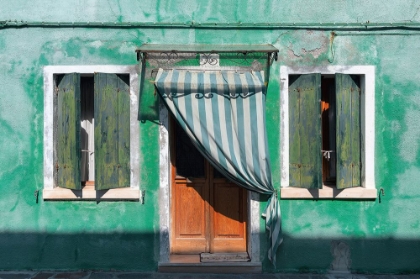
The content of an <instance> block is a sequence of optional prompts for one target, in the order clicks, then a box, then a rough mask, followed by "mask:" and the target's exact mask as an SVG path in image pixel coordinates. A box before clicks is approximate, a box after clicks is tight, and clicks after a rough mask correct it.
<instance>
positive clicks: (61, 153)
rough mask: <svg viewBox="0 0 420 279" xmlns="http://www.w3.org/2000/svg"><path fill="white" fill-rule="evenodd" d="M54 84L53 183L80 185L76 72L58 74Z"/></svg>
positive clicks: (78, 81) (67, 185)
mask: <svg viewBox="0 0 420 279" xmlns="http://www.w3.org/2000/svg"><path fill="white" fill-rule="evenodd" d="M57 84H58V85H57V104H58V108H57V145H56V153H57V162H56V164H55V169H56V171H57V186H59V187H63V188H68V189H81V187H82V185H81V180H80V75H79V74H76V73H72V74H66V75H63V76H59V77H58V78H57Z"/></svg>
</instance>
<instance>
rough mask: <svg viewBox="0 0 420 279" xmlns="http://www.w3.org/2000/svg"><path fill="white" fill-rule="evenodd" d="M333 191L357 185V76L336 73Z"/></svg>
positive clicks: (358, 130) (359, 166)
mask: <svg viewBox="0 0 420 279" xmlns="http://www.w3.org/2000/svg"><path fill="white" fill-rule="evenodd" d="M335 81H336V102H337V105H336V116H337V121H336V127H337V128H336V130H337V152H336V154H337V184H336V185H337V188H338V189H344V188H349V187H357V186H361V176H360V173H361V171H360V169H361V150H360V146H361V145H360V141H361V139H360V134H361V132H360V129H361V124H360V87H359V82H358V77H357V76H350V75H346V74H336V75H335Z"/></svg>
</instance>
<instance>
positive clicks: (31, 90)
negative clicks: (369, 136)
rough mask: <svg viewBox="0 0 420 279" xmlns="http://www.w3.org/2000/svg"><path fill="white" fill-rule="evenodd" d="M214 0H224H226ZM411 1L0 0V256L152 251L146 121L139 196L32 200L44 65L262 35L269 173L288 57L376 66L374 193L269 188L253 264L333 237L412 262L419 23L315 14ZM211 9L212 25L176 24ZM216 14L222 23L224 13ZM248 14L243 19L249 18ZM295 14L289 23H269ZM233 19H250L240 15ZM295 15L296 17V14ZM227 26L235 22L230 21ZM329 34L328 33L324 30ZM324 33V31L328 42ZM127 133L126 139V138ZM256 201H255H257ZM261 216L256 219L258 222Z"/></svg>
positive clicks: (152, 172)
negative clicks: (271, 204) (267, 221)
mask: <svg viewBox="0 0 420 279" xmlns="http://www.w3.org/2000/svg"><path fill="white" fill-rule="evenodd" d="M226 2H227V3H226ZM419 11H420V6H419V4H418V3H417V1H414V0H411V1H402V0H398V1H393V2H389V3H387V2H384V1H379V0H365V1H360V0H347V1H345V0H339V1H337V0H313V1H280V0H263V1H221V0H219V1H200V0H195V1H175V0H172V1H171V0H155V1H123V0H119V1H113V2H108V1H96V2H90V3H84V1H78V2H77V4H76V5H75V4H74V3H72V4H70V2H68V1H58V2H57V1H45V0H43V1H42V0H40V1H33V2H31V3H28V2H27V1H23V0H19V1H13V2H8V3H3V4H2V8H1V9H0V193H1V194H0V270H10V269H95V270H109V269H117V270H139V271H155V270H156V269H157V262H158V260H159V229H160V228H159V208H158V206H159V196H158V194H159V191H158V188H159V131H158V127H159V126H158V124H156V123H155V122H152V121H146V122H144V123H142V122H139V127H140V134H141V136H140V142H139V143H138V144H139V146H140V151H141V152H140V153H141V161H140V166H141V167H140V169H141V185H140V187H141V189H144V190H146V199H145V204H144V205H142V204H141V203H139V202H99V203H97V202H89V201H77V202H74V201H73V202H69V201H56V202H52V201H43V200H42V196H40V197H39V200H38V202H37V201H36V198H35V197H34V191H35V190H39V191H41V190H42V188H43V94H44V92H43V66H47V65H98V64H119V65H131V64H133V65H134V64H136V63H137V61H136V55H135V52H134V51H135V49H136V47H139V46H140V45H141V44H143V43H154V44H198V43H199V44H232V43H234V44H267V43H269V44H273V45H274V46H276V47H277V48H278V49H279V50H280V52H279V59H278V61H275V62H274V63H273V65H272V66H271V72H270V84H269V88H268V96H267V111H266V115H267V130H268V140H269V145H270V154H271V160H272V170H273V181H274V184H275V185H276V187H279V185H280V160H279V158H280V147H279V142H280V133H281V131H280V121H281V120H282V119H281V117H280V110H279V105H280V97H281V96H280V93H279V92H280V80H279V79H280V78H279V69H280V66H282V65H287V66H315V65H374V66H375V67H376V75H375V79H376V95H375V97H376V104H375V112H376V115H375V125H376V126H375V132H376V144H375V152H376V153H375V154H376V155H375V171H376V187H377V189H380V188H383V189H384V192H385V196H383V197H381V199H380V200H379V199H377V200H376V201H328V200H320V201H302V200H282V201H281V207H282V217H283V232H284V242H283V244H282V246H281V247H280V251H279V253H278V257H277V265H276V266H275V267H273V266H272V265H271V264H270V263H269V262H268V260H267V259H266V250H265V248H266V241H265V237H262V238H261V247H262V249H261V258H262V260H263V263H264V265H263V268H264V270H265V271H266V272H327V271H328V269H330V265H331V263H332V262H333V259H334V255H333V251H332V250H333V249H332V247H334V245H336V244H337V243H339V242H342V243H344V245H345V246H347V247H349V250H348V251H349V256H348V259H349V260H350V261H349V265H350V270H351V271H352V272H359V273H365V272H368V273H412V272H420V218H419V213H418V211H419V209H420V206H419V204H420V188H419V181H420V121H419V119H420V90H419V89H418V88H420V71H419V70H418V65H419V58H418V56H419V53H420V36H419V35H420V28H364V29H363V28H362V29H361V28H352V27H345V26H344V27H343V26H341V27H338V26H337V28H334V27H322V26H321V27H322V28H321V29H320V26H319V25H318V23H320V22H321V23H323V22H330V23H334V22H337V23H358V22H367V21H369V22H372V23H374V22H382V23H391V22H416V21H420V12H419ZM5 20H18V21H21V20H23V21H28V22H38V23H40V22H70V23H71V22H75V23H77V22H96V23H99V22H105V23H107V24H108V23H112V22H116V23H127V22H145V23H155V22H156V23H157V24H159V23H165V24H166V23H169V24H170V23H171V22H172V23H181V24H184V23H185V24H186V25H185V26H181V27H174V28H171V27H170V26H166V27H150V26H148V27H141V26H137V27H130V26H126V27H104V28H101V27H95V28H91V27H89V26H86V27H76V28H73V27H59V26H58V27H45V28H43V27H41V26H38V27H36V26H34V27H25V26H24V27H19V28H14V27H10V25H8V26H3V23H2V21H5ZM192 22H194V23H198V24H200V23H202V24H204V23H224V24H225V25H224V27H223V28H220V27H217V25H215V27H214V28H208V27H206V28H200V27H197V26H195V27H188V26H187V25H190V24H191V23H192ZM227 23H229V24H231V26H233V27H226V25H227ZM254 23H255V25H258V26H259V27H258V28H254V27H252V24H254ZM274 23H295V24H296V28H294V27H290V28H289V27H287V28H282V27H278V28H273V27H270V26H269V24H274ZM241 24H244V25H248V26H249V28H242V27H241ZM303 25H305V26H307V27H308V28H307V29H305V28H300V27H299V26H303ZM235 26H237V27H238V28H236V27H235ZM332 31H334V32H335V37H334V39H333V40H332V39H331V32H332ZM331 42H333V44H331ZM132 144H135V143H132ZM264 206H265V204H264V203H262V204H261V209H263V208H264ZM263 225H264V223H263V220H261V233H262V236H264V234H263V233H264V227H263Z"/></svg>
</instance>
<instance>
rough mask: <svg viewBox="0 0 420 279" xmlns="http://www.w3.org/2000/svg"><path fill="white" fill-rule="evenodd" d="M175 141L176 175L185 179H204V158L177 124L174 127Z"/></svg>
mask: <svg viewBox="0 0 420 279" xmlns="http://www.w3.org/2000/svg"><path fill="white" fill-rule="evenodd" d="M175 141H176V144H175V147H176V152H175V153H176V156H175V164H176V174H177V175H180V176H183V177H187V178H204V177H205V170H204V157H203V156H202V155H201V153H200V152H199V151H198V150H197V148H196V147H195V146H194V145H193V144H192V142H191V140H190V138H189V137H188V135H187V134H186V133H185V131H184V130H183V129H182V128H181V127H180V126H179V125H178V124H176V125H175Z"/></svg>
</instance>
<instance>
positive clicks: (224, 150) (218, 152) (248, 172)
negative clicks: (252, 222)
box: [155, 69, 282, 263]
mask: <svg viewBox="0 0 420 279" xmlns="http://www.w3.org/2000/svg"><path fill="white" fill-rule="evenodd" d="M263 76H264V74H263V72H245V73H236V72H234V71H208V72H205V71H202V72H199V71H196V72H194V71H182V70H163V69H159V72H158V74H157V76H156V80H155V86H156V88H157V91H158V92H159V94H160V96H161V97H162V99H163V100H164V102H165V104H166V105H167V107H168V109H169V110H170V111H171V112H172V114H173V115H174V117H175V118H176V120H177V121H178V122H179V124H180V126H181V127H182V128H183V129H184V130H185V131H186V133H187V134H188V136H189V137H190V138H191V140H192V142H193V143H194V145H195V146H196V147H197V148H198V149H199V150H200V152H201V153H202V154H203V155H204V157H205V158H206V159H207V160H208V161H209V162H210V163H211V164H212V165H213V166H214V167H215V168H216V169H217V170H218V171H219V172H220V173H222V174H223V175H224V176H225V177H226V178H228V179H230V180H231V181H233V182H235V183H237V184H238V185H239V186H242V187H245V188H246V189H248V190H251V191H255V192H258V193H261V194H268V195H271V197H270V199H269V201H268V205H267V209H266V211H265V214H264V215H265V218H266V228H267V230H268V234H269V240H270V242H271V245H270V246H271V247H270V249H269V252H268V257H269V259H270V260H271V261H272V262H273V263H275V260H276V251H277V248H278V246H279V245H280V243H281V241H282V236H281V219H280V205H279V202H278V199H277V194H276V191H275V190H274V187H273V185H272V180H271V170H270V160H269V154H268V145H267V135H266V129H265V93H266V92H265V90H266V87H265V85H264V78H263Z"/></svg>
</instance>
